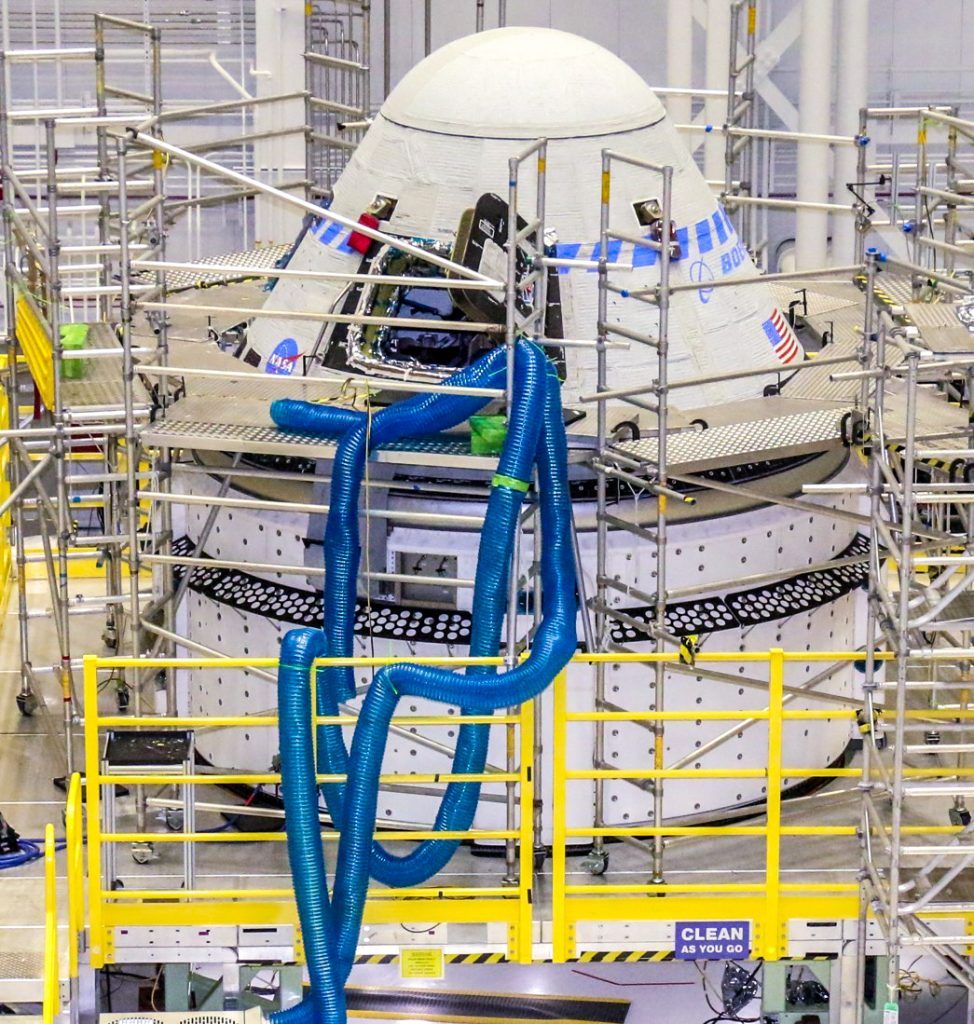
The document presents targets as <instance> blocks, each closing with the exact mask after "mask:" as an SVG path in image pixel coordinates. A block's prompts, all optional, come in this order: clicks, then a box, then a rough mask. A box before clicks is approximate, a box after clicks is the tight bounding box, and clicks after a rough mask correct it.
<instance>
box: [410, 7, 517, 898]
mask: <svg viewBox="0 0 974 1024" xmlns="http://www.w3.org/2000/svg"><path fill="white" fill-rule="evenodd" d="M428 15H429V0H427V23H426V25H427V43H428V37H429V20H428ZM426 52H427V53H429V49H428V47H427V51H426ZM518 168H519V161H518V158H517V157H511V158H510V159H509V160H508V162H507V171H508V174H507V177H508V193H507V278H506V288H505V296H504V298H505V301H504V309H505V319H504V324H505V330H504V344H505V347H506V350H507V352H506V357H507V364H506V375H505V384H504V402H505V412H506V415H507V421H508V423H510V420H511V411H512V409H513V407H514V355H515V342H516V340H517V298H518V288H517V202H518ZM520 563H521V524H520V521H518V523H517V524H516V526H515V532H514V544H513V546H512V551H511V564H510V566H509V567H508V570H509V572H510V578H509V581H508V594H507V640H506V644H505V648H504V668H505V670H506V671H508V672H510V671H511V670H512V669H513V668H514V666H515V665H516V664H517V617H518V615H517V613H518V590H519V587H518V582H519V581H518V574H519V573H520ZM514 710H515V709H513V708H509V709H508V712H509V713H513V712H514ZM504 735H505V740H506V753H507V771H508V772H513V771H514V768H515V764H516V751H517V744H516V737H515V733H514V727H513V726H511V725H507V726H505V728H504ZM505 789H506V798H507V806H506V811H507V820H506V823H505V828H506V829H508V831H513V829H514V826H515V823H516V821H517V790H516V789H515V785H514V783H513V782H508V783H507V785H506V787H505ZM504 884H505V885H516V884H517V845H516V843H515V841H514V840H512V839H508V840H506V841H505V843H504Z"/></svg>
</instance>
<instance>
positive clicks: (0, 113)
mask: <svg viewBox="0 0 974 1024" xmlns="http://www.w3.org/2000/svg"><path fill="white" fill-rule="evenodd" d="M9 105H10V97H9V95H8V92H7V61H6V57H5V55H4V53H3V52H2V51H0V181H2V182H3V188H2V189H0V202H2V203H3V255H4V266H5V267H6V268H9V267H12V266H13V265H14V260H15V254H14V240H13V209H12V199H11V197H12V195H13V192H12V190H11V188H10V187H9V185H8V184H7V182H6V170H7V168H8V167H9V166H11V165H12V164H13V151H12V149H11V146H10V121H9V117H8V110H9ZM4 299H5V308H6V312H7V317H6V320H7V323H6V327H7V337H6V342H7V345H6V349H7V373H6V392H7V393H6V399H7V409H8V421H9V425H10V427H11V429H16V428H17V427H19V426H20V408H19V406H20V394H19V384H18V374H17V359H18V344H17V293H16V291H15V289H14V282H13V276H12V275H11V274H10V273H9V271H8V272H7V273H5V274H4ZM7 466H8V472H9V475H10V490H11V493H12V494H13V493H16V491H17V488H18V487H19V486H20V482H21V466H20V458H19V455H18V453H17V451H15V450H14V449H13V447H11V451H10V457H9V459H8V461H7ZM11 511H12V513H13V515H12V516H11V523H12V525H13V534H14V557H15V559H16V564H17V642H18V647H19V655H20V688H19V690H18V693H17V704H18V707H19V708H20V710H21V713H22V714H25V715H26V714H31V713H32V712H33V710H34V706H35V704H36V702H37V697H36V695H35V693H34V686H33V674H32V671H31V660H30V631H29V628H28V622H29V620H28V617H27V611H28V608H27V575H26V571H27V557H26V554H25V551H24V504H23V500H22V499H21V498H17V499H16V500H15V501H14V504H13V508H12V510H11Z"/></svg>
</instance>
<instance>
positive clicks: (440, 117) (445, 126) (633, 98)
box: [381, 28, 666, 139]
mask: <svg viewBox="0 0 974 1024" xmlns="http://www.w3.org/2000/svg"><path fill="white" fill-rule="evenodd" d="M381 114H382V116H383V117H385V118H387V119H388V120H389V121H393V122H395V123H396V124H400V125H404V126H405V127H408V128H418V129H421V130H424V131H430V132H438V133H441V134H446V135H462V136H467V137H475V138H490V139H500V138H504V139H536V138H541V137H545V138H550V139H552V138H553V139H559V138H560V139H568V138H579V137H582V136H588V135H609V134H612V133H613V132H622V131H629V130H632V129H634V128H642V127H645V126H647V125H651V124H655V123H656V122H657V121H660V120H661V119H662V118H663V117H664V116H665V114H666V112H665V110H664V109H663V105H662V104H661V103H660V101H659V99H658V98H657V97H656V94H655V93H654V92H653V91H652V89H650V88H649V86H648V85H646V83H645V82H644V81H643V80H642V78H640V77H639V75H638V74H636V72H635V71H633V69H632V68H631V67H629V65H628V64H626V63H625V62H624V61H622V60H620V59H619V58H618V57H616V56H615V54H613V53H610V52H609V51H608V50H606V49H605V48H604V47H601V46H599V45H598V44H596V43H593V42H591V41H590V40H588V39H583V38H582V37H581V36H576V35H572V34H571V33H570V32H560V31H558V30H556V29H550V28H499V29H493V30H492V31H489V32H480V33H478V34H476V35H472V36H465V37H464V38H462V39H457V40H455V41H454V42H452V43H448V44H447V45H446V46H443V47H441V48H440V49H439V50H436V51H435V52H434V53H432V54H430V56H429V57H427V58H426V59H425V60H424V61H422V62H421V63H419V64H417V65H416V67H414V68H413V69H412V70H411V71H410V72H409V73H408V74H407V75H406V76H405V77H404V78H403V79H402V81H401V82H400V83H399V84H398V85H397V86H396V88H395V89H393V90H392V92H391V93H390V94H389V97H388V98H387V99H386V101H385V103H384V104H383V105H382V110H381Z"/></svg>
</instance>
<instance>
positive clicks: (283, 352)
mask: <svg viewBox="0 0 974 1024" xmlns="http://www.w3.org/2000/svg"><path fill="white" fill-rule="evenodd" d="M299 355H300V353H299V352H298V343H297V342H296V341H295V340H294V338H285V339H284V340H283V341H280V342H278V344H277V346H276V347H275V349H274V351H273V352H272V353H271V354H270V355H269V356H268V357H267V365H266V366H265V367H264V369H265V370H266V371H267V372H268V373H277V374H283V375H284V376H285V377H289V376H290V375H291V374H292V373H294V364H295V363H296V362H297V361H298V356H299Z"/></svg>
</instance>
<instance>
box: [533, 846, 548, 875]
mask: <svg viewBox="0 0 974 1024" xmlns="http://www.w3.org/2000/svg"><path fill="white" fill-rule="evenodd" d="M547 859H548V850H547V847H544V846H536V847H535V848H534V870H535V871H540V870H541V869H542V868H543V867H544V862H545V861H546V860H547Z"/></svg>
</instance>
